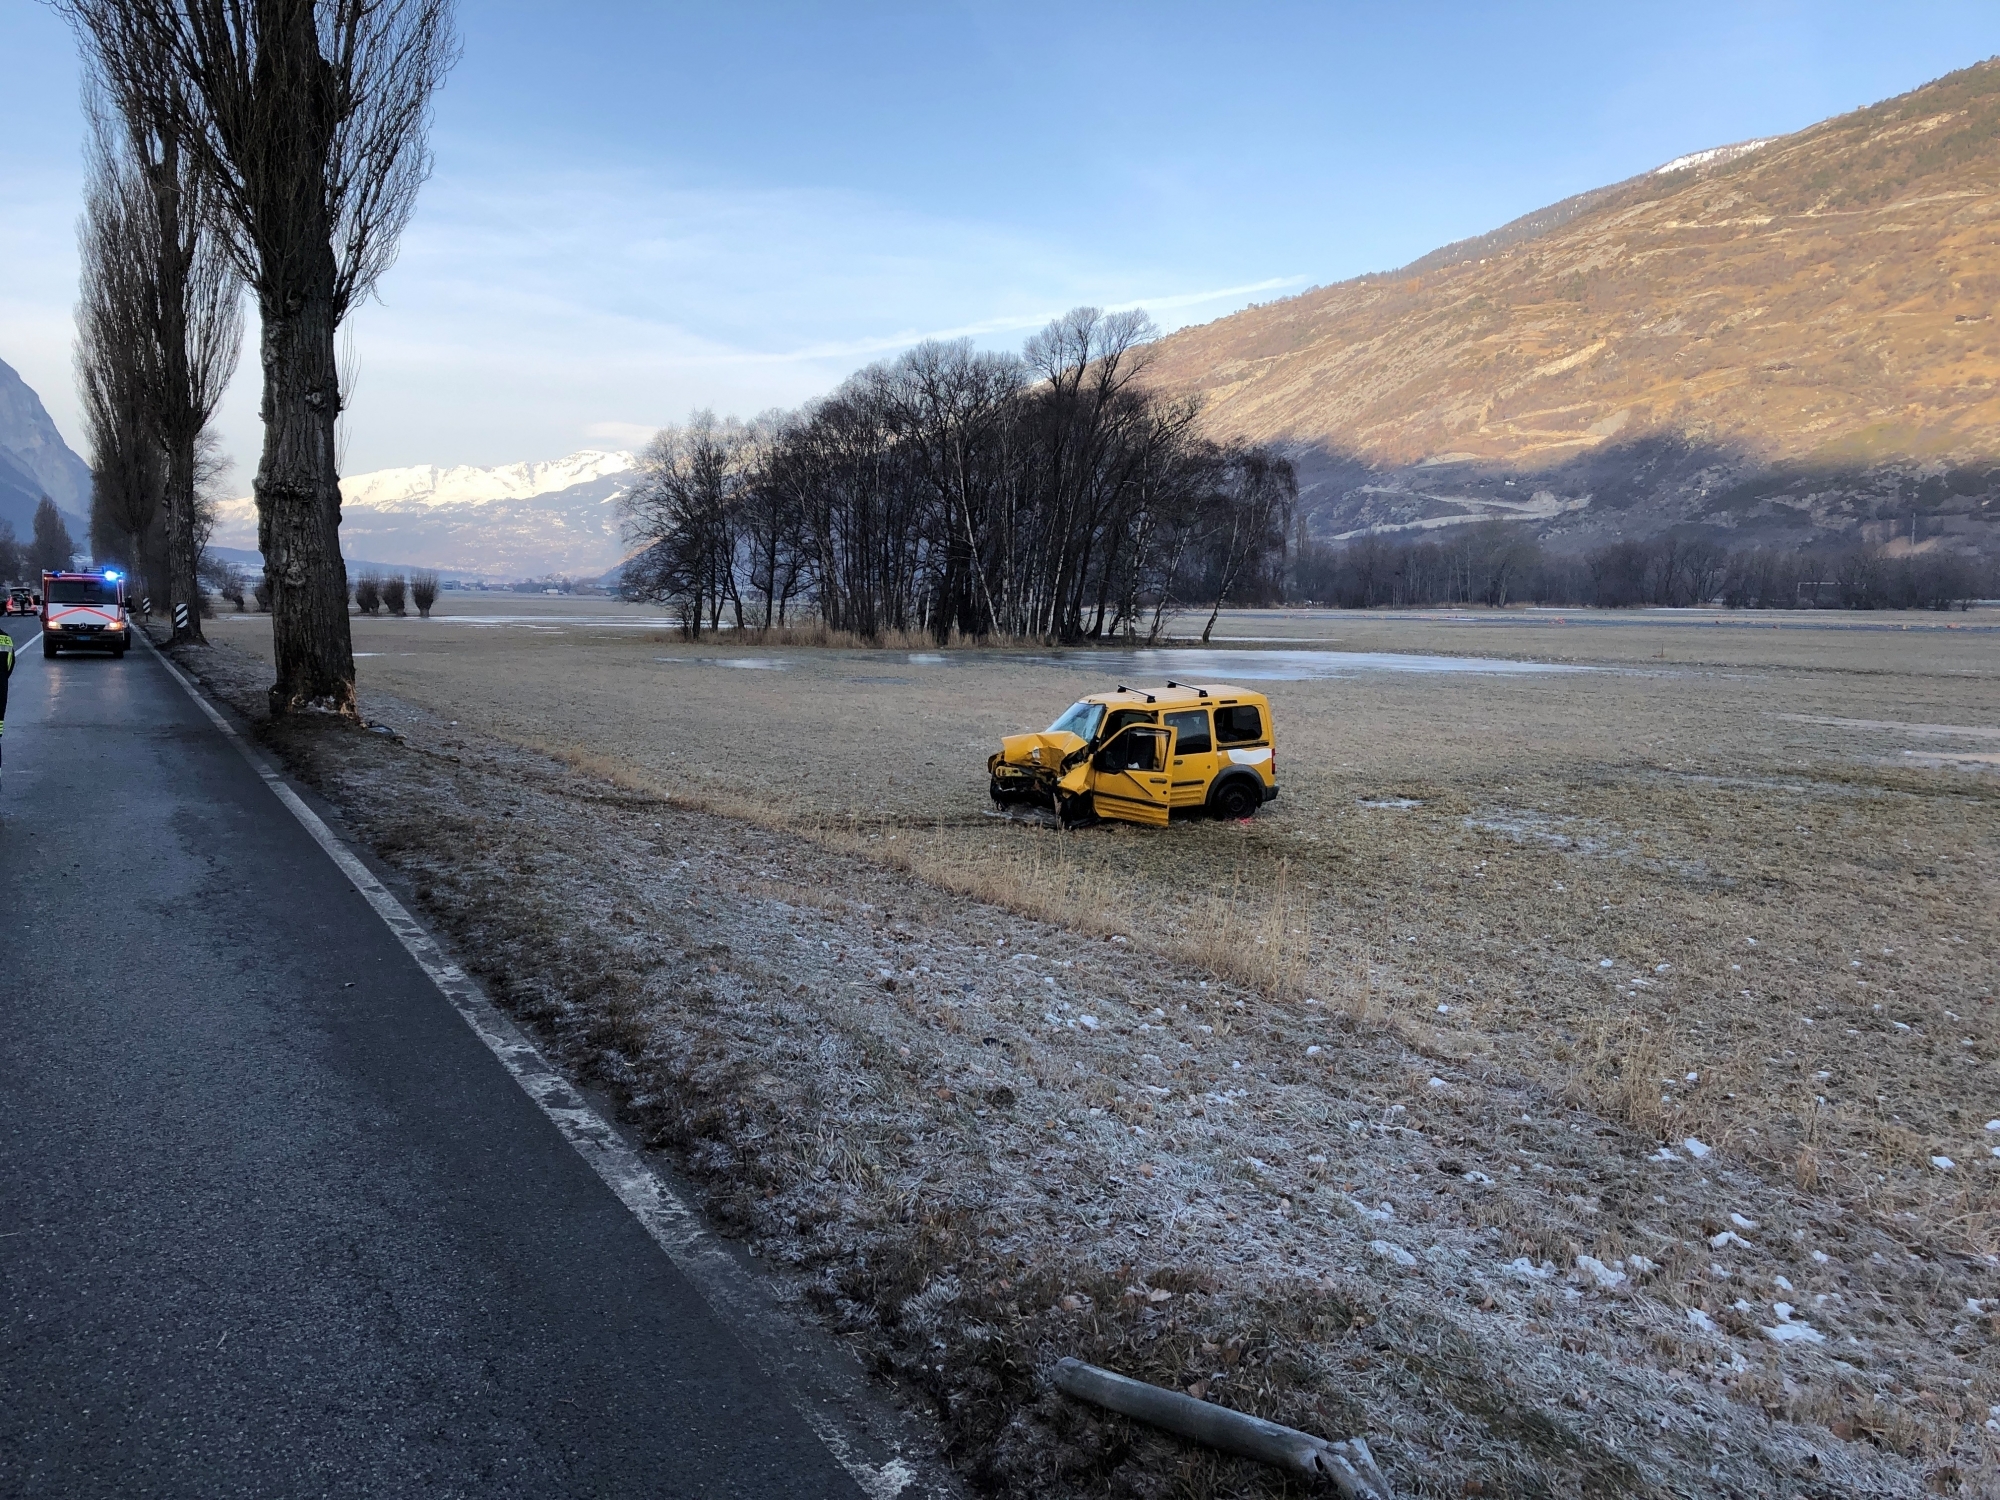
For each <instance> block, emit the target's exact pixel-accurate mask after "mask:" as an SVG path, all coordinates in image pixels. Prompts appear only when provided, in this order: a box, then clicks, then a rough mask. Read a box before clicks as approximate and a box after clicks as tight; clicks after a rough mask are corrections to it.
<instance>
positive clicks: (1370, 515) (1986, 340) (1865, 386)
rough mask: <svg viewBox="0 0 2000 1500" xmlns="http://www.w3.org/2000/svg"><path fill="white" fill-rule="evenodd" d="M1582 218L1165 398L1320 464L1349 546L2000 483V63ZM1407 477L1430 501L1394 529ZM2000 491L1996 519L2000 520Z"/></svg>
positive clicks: (1323, 497)
mask: <svg viewBox="0 0 2000 1500" xmlns="http://www.w3.org/2000/svg"><path fill="white" fill-rule="evenodd" d="M1580 197H1581V199H1582V202H1581V206H1580V208H1579V207H1578V206H1577V205H1578V203H1579V200H1576V199H1572V200H1566V202H1565V204H1562V205H1556V206H1555V208H1554V209H1552V210H1544V211H1543V215H1541V216H1537V215H1530V216H1528V218H1527V219H1526V220H1523V221H1517V223H1519V224H1521V225H1524V226H1526V233H1525V234H1524V235H1521V236H1520V237H1516V236H1514V235H1513V234H1510V233H1509V232H1507V231H1496V234H1495V236H1492V237H1488V238H1489V240H1491V241H1495V242H1497V243H1494V244H1492V247H1491V252H1490V253H1486V254H1483V255H1482V254H1479V253H1477V252H1480V251H1483V250H1485V249H1486V248H1487V246H1482V245H1480V244H1479V242H1476V241H1475V242H1467V245H1468V246H1469V247H1470V248H1469V251H1468V252H1461V253H1462V254H1463V253H1471V254H1472V257H1473V258H1470V259H1464V258H1460V257H1459V256H1454V255H1449V254H1447V253H1445V252H1438V253H1436V254H1434V255H1433V256H1429V257H1426V258H1425V260H1424V261H1420V262H1417V263H1416V264H1415V265H1414V266H1413V267H1411V268H1409V270H1408V271H1406V272H1401V273H1392V274H1391V275H1388V276H1377V277H1366V278H1362V279H1359V280H1355V281H1350V282H1345V283H1342V284H1340V285H1337V286H1331V287H1326V288H1323V289H1320V290H1317V291H1313V292H1309V293H1306V294H1305V295H1303V296H1300V297H1294V298H1291V299H1288V300H1286V301H1283V302H1277V303H1272V304H1269V305H1266V306H1263V307H1257V308H1252V309H1249V310H1247V311H1245V312H1241V313H1237V314H1235V315H1233V316H1231V317H1227V318H1223V319H1221V320H1219V321H1217V322H1215V323H1211V324H1208V325H1206V326H1203V327H1197V328H1190V329H1186V330H1184V331H1182V332H1180V333H1177V334H1175V335H1173V336H1172V337H1170V338H1168V339H1166V340H1164V341H1163V342H1162V343H1161V345H1160V346H1159V349H1158V358H1157V363H1156V364H1155V366H1154V371H1155V375H1154V378H1155V379H1157V380H1159V381H1161V382H1162V383H1164V384H1167V385H1169V386H1171V387H1175V388H1180V389H1195V390H1199V391H1202V392H1203V393H1204V394H1205V396H1206V401H1207V405H1206V420H1207V422H1208V423H1209V425H1210V427H1211V429H1212V430H1213V431H1215V432H1216V433H1217V434H1218V435H1228V436H1239V437H1248V438H1253V439H1259V440H1266V441H1277V442H1281V443H1284V444H1287V445H1289V446H1290V447H1292V449H1293V450H1294V451H1295V452H1296V453H1297V454H1298V455H1299V457H1300V461H1301V469H1302V474H1303V475H1304V477H1306V478H1307V479H1308V481H1309V484H1310V485H1311V486H1312V487H1314V488H1316V490H1317V494H1316V497H1315V498H1316V499H1317V500H1318V501H1319V502H1320V505H1321V508H1322V509H1323V510H1324V509H1325V508H1326V506H1327V505H1329V504H1332V505H1333V506H1334V509H1335V511H1337V512H1339V513H1338V514H1336V515H1331V516H1329V517H1328V518H1327V525H1326V526H1325V527H1324V528H1323V529H1330V530H1337V529H1340V528H1341V527H1342V526H1343V525H1345V524H1347V523H1353V524H1355V525H1357V526H1367V527H1368V528H1369V529H1384V528H1385V527H1388V526H1407V525H1429V526H1435V525H1438V524H1441V523H1443V522H1444V521H1446V520H1450V519H1461V518H1463V519H1471V518H1472V517H1473V515H1476V514H1504V513H1507V510H1506V507H1505V505H1504V504H1503V502H1502V501H1501V500H1499V499H1497V498H1496V499H1490V500H1488V501H1487V502H1485V504H1486V509H1484V510H1481V509H1480V508H1479V505H1478V503H1477V499H1478V494H1480V493H1483V492H1485V491H1486V490H1491V489H1493V488H1494V487H1495V486H1496V485H1498V486H1504V487H1506V488H1508V489H1509V490H1510V491H1511V492H1512V493H1513V494H1514V495H1515V496H1516V498H1517V499H1519V500H1521V501H1523V502H1525V499H1526V497H1525V496H1521V495H1520V493H1519V492H1520V486H1521V483H1522V481H1523V480H1524V478H1526V477H1527V476H1534V483H1535V484H1536V485H1540V484H1541V483H1542V482H1543V481H1546V482H1547V484H1548V486H1550V487H1551V488H1549V489H1548V490H1546V491H1545V492H1544V494H1543V496H1542V498H1541V500H1540V501H1539V502H1538V503H1536V504H1525V503H1523V504H1522V505H1521V506H1520V507H1519V509H1518V513H1521V514H1526V515H1531V516H1539V517H1540V519H1542V520H1543V521H1544V522H1545V523H1549V524H1551V525H1554V524H1555V523H1554V522H1553V521H1552V519H1551V518H1552V517H1553V516H1564V517H1568V518H1569V519H1568V520H1567V521H1564V522H1563V523H1562V525H1567V526H1571V527H1572V528H1573V527H1575V526H1576V525H1579V524H1583V523H1582V521H1581V520H1580V519H1579V513H1580V512H1583V511H1587V510H1588V509H1589V508H1590V501H1591V500H1592V499H1593V498H1594V499H1596V500H1597V502H1598V504H1597V512H1598V515H1597V517H1596V518H1594V519H1595V520H1596V521H1597V522H1598V523H1600V524H1599V526H1598V529H1602V525H1601V523H1602V522H1603V519H1604V512H1605V510H1606V508H1607V507H1606V506H1605V504H1604V498H1605V495H1604V492H1605V490H1606V487H1607V485H1611V486H1612V487H1613V488H1615V487H1616V486H1617V485H1618V484H1619V483H1624V484H1625V485H1626V488H1627V489H1628V490H1630V489H1631V488H1632V486H1633V484H1634V483H1636V484H1637V489H1638V491H1639V493H1637V494H1634V493H1626V494H1624V495H1623V496H1622V499H1621V501H1620V503H1621V505H1622V506H1624V507H1626V508H1627V509H1628V511H1629V513H1628V514H1626V515H1625V516H1624V518H1623V520H1622V521H1621V522H1620V523H1619V529H1628V530H1629V529H1633V528H1634V527H1635V526H1637V527H1639V529H1645V526H1644V525H1643V524H1641V523H1642V522H1650V523H1654V524H1667V523H1669V522H1672V521H1675V520H1685V519H1690V518H1695V517H1699V518H1702V519H1705V520H1708V521H1710V522H1713V523H1714V524H1732V525H1733V524H1740V523H1742V522H1743V521H1744V520H1745V518H1746V516H1748V515H1749V514H1750V512H1752V511H1755V510H1757V509H1758V506H1757V505H1748V506H1746V497H1745V492H1744V487H1745V484H1746V483H1750V484H1751V487H1752V488H1753V489H1754V488H1756V487H1757V480H1758V478H1759V477H1760V476H1761V481H1762V487H1763V489H1764V490H1766V491H1770V490H1772V489H1773V487H1774V485H1776V486H1777V487H1779V488H1782V487H1783V486H1784V485H1791V486H1792V489H1793V490H1797V486H1798V484H1799V483H1803V484H1805V485H1806V488H1807V489H1808V490H1810V489H1811V488H1812V483H1814V482H1817V483H1819V484H1820V485H1821V493H1820V498H1819V501H1818V502H1816V506H1815V504H1805V503H1804V502H1801V503H1802V504H1803V505H1804V511H1809V512H1810V513H1811V515H1810V519H1811V523H1812V524H1814V525H1819V526H1823V527H1828V528H1831V529H1834V530H1841V529H1851V528H1852V527H1853V526H1855V525H1859V524H1862V523H1863V522H1865V521H1866V520H1867V518H1868V517H1869V516H1870V515H1872V514H1874V513H1876V512H1878V511H1882V510H1883V509H1884V508H1885V507H1887V508H1889V509H1894V508H1895V507H1896V506H1898V505H1901V504H1903V503H1905V502H1907V501H1909V500H1910V498H1911V494H1910V493H1909V492H1910V486H1911V485H1912V484H1913V483H1914V484H1916V485H1917V486H1918V488H1919V489H1921V487H1922V480H1921V476H1922V474H1923V472H1924V471H1925V470H1926V469H1932V470H1937V469H1944V468H1949V469H1950V470H1951V471H1952V472H1953V473H1954V474H1955V475H1959V476H1962V475H1963V474H1964V473H1965V472H1966V467H1967V465H1969V464H1970V465H1973V466H1974V467H1975V469H1977V470H1979V471H1983V470H1984V468H1985V466H1986V464H1987V463H1989V462H1991V461H1993V460H2000V316H1996V314H2000V61H1995V62H1987V63H1982V64H1980V65H1979V66H1977V67H1973V68H1968V69H1966V70H1964V71H1962V72H1959V73H1954V74H1952V75H1950V76H1948V77H1946V78H1944V79H1941V80H1939V81H1938V82H1936V83H1933V84H1930V85H1928V86H1926V87H1924V88H1921V89H1918V90H1916V91H1915V92H1913V93H1910V94H1906V95H1903V96H1902V97H1900V98H1897V99H1892V100H1889V101H1888V102H1886V103H1883V104H1878V105H1875V106H1873V107H1871V108H1868V109H1863V110H1859V111H1856V112H1855V113H1853V114H1850V115H1843V116H1841V117H1839V118H1836V119H1833V120H1829V121H1826V122H1824V123H1822V124H1819V125H1816V126H1813V127H1811V128H1810V129H1807V130H1803V131H1800V132H1799V133H1797V134H1796V135H1791V136H1785V137H1781V138H1779V139H1776V140H1772V141H1769V142H1766V143H1763V144H1762V145H1761V146H1759V147H1758V148H1756V149H1754V150H1750V151H1747V152H1743V153H1741V154H1738V155H1735V156H1733V157H1728V156H1725V157H1724V158H1723V159H1720V160H1713V161H1707V162H1700V163H1698V164H1696V165H1693V166H1690V167H1684V168H1680V169H1678V170H1673V171H1665V170H1663V171H1661V172H1658V173H1649V174H1646V175H1645V176H1642V177H1639V178H1634V179H1632V180H1631V181H1629V182H1626V183H1621V184H1618V185H1616V186H1614V187H1610V188H1604V189H1599V190H1597V191H1596V192H1595V193H1592V194H1586V195H1580ZM1538 218H1545V219H1546V221H1547V222H1548V224H1549V227H1547V228H1542V227H1540V225H1539V224H1538V223H1536V222H1534V221H1536V220H1537V219H1538ZM1513 228H1514V226H1509V230H1512V229H1513ZM1448 248H1450V249H1453V250H1456V249H1457V248H1458V247H1448ZM1439 261H1443V262H1445V263H1444V264H1441V265H1440V264H1437V263H1438V262H1439ZM1454 261H1455V262H1456V263H1453V262H1454ZM1440 468H1442V469H1444V470H1446V471H1449V476H1448V478H1447V477H1446V476H1438V478H1439V479H1440V480H1442V481H1443V482H1442V483H1433V482H1428V481H1423V480H1420V479H1419V478H1417V476H1418V475H1420V474H1422V473H1423V472H1424V471H1426V470H1429V471H1436V470H1438V469H1440ZM1503 473H1504V474H1506V475H1509V476H1511V477H1514V478H1515V479H1516V484H1515V485H1514V486H1505V482H1504V480H1501V479H1499V478H1498V477H1497V476H1499V475H1501V474H1503ZM1635 476H1636V478H1635ZM1649 476H1650V477H1649ZM1774 476H1775V477H1774ZM1813 476H1817V480H1814V479H1813ZM1828 476H1837V477H1838V479H1839V483H1838V484H1836V485H1835V487H1836V488H1839V487H1840V485H1845V487H1846V491H1847V492H1848V500H1849V501H1850V502H1852V503H1848V504H1846V505H1845V506H1844V507H1843V505H1841V504H1840V503H1836V502H1835V501H1834V500H1831V499H1829V497H1828V495H1827V494H1826V493H1824V490H1825V486H1826V484H1827V483H1829V482H1830V481H1829V479H1828ZM1385 484H1386V485H1387V487H1388V489H1390V490H1393V491H1396V492H1398V493H1400V494H1404V495H1406V496H1408V497H1411V498H1412V500H1413V502H1421V503H1413V504H1412V505H1404V506H1402V507H1401V509H1400V510H1396V515H1395V517H1393V518H1390V517H1389V516H1388V513H1387V512H1383V511H1382V507H1381V504H1380V503H1379V499H1380V493H1381V492H1382V490H1383V486H1384V485H1385ZM1885 485H1886V486H1887V487H1886V488H1885ZM1466 486H1470V487H1471V490H1470V491H1469V492H1468V494H1466V495H1456V496H1447V495H1445V494H1443V493H1442V491H1443V490H1454V489H1464V488H1465V487H1466ZM1995 487H2000V484H1996V486H1995ZM1945 488H1946V490H1947V491H1950V492H1952V493H1961V492H1964V491H1965V490H1966V489H1967V485H1966V484H1965V483H1964V482H1963V481H1962V479H1961V480H1960V482H1958V483H1957V484H1956V486H1955V487H1954V486H1953V485H1952V484H1947V485H1946V486H1945ZM1985 488H1986V486H1985V481H1984V479H1983V477H1981V478H1980V479H1979V480H1977V481H1976V487H1975V488H1974V490H1973V492H1972V497H1971V499H1970V500H1969V501H1968V503H1967V504H1966V505H1961V506H1960V507H1959V509H1960V510H1962V511H1965V512H1966V515H1965V518H1964V519H1965V521H1966V522H1967V524H1968V525H1970V524H1971V523H1973V522H1981V523H1984V522H1986V521H1987V520H1988V519H1989V518H1990V517H1991V516H1992V515H1993V514H1994V512H1995V511H1996V507H1995V506H1994V505H1991V504H1987V503H1985V500H1984V495H1985ZM1363 491H1372V492H1374V493H1375V494H1376V496H1377V503H1376V504H1375V509H1374V511H1373V512H1371V511H1370V510H1369V509H1368V504H1367V503H1366V500H1365V496H1363V495H1362V492H1363ZM1791 493H1792V491H1787V494H1791ZM1800 493H1801V494H1802V493H1803V492H1800ZM1752 498H1753V499H1754V498H1756V497H1752ZM1793 498H1798V497H1797V495H1794V496H1793ZM1453 499H1457V500H1468V499H1470V500H1471V501H1473V502H1474V508H1473V510H1471V511H1469V512H1466V513H1465V514H1464V515H1462V516H1461V515H1458V514H1450V513H1449V512H1450V511H1451V502H1452V500H1453ZM1725 500H1726V501H1727V504H1723V505H1722V511H1721V512H1718V511H1717V509H1716V507H1717V505H1718V504H1722V502H1724V501H1725ZM1336 502H1338V503H1336ZM1641 502H1644V503H1641ZM1496 504H1497V505H1502V509H1501V510H1498V511H1495V510H1493V509H1492V508H1491V507H1492V506H1493V505H1496ZM1440 505H1443V507H1444V509H1443V510H1440V509H1439V506H1440ZM1829 507H1831V508H1829ZM1762 508H1763V509H1764V510H1765V511H1768V510H1769V506H1768V505H1765V506H1763V507H1762ZM1795 508H1797V507H1795ZM1947 508H1949V507H1947ZM1391 509H1392V510H1395V509H1396V508H1395V507H1391ZM1376 512H1381V513H1380V514H1377V513H1376ZM1404 512H1409V514H1404ZM1802 513H1803V512H1802ZM1783 519H1784V521H1785V522H1786V523H1787V524H1790V523H1791V522H1792V521H1793V520H1794V519H1795V518H1793V517H1785V518H1783ZM1556 529H1561V527H1560V526H1558V527H1557V528H1556ZM1584 529H1585V530H1589V529H1591V527H1590V526H1589V525H1584ZM1961 529H1963V528H1961ZM1974 529H1975V530H1978V531H1982V532H1983V531H1984V530H1985V529H1986V527H1985V525H1984V524H1980V525H1977V526H1975V527H1974Z"/></svg>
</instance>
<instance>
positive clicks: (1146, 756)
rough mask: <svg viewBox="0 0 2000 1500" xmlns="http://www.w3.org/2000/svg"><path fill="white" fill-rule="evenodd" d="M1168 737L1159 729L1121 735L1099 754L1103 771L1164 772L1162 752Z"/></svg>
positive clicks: (1099, 763) (1099, 767) (1138, 730)
mask: <svg viewBox="0 0 2000 1500" xmlns="http://www.w3.org/2000/svg"><path fill="white" fill-rule="evenodd" d="M1166 742H1167V739H1166V736H1165V735H1163V734H1161V733H1160V731H1159V730H1157V729H1135V730H1133V731H1132V732H1131V733H1130V734H1121V735H1119V736H1118V738H1116V739H1115V740H1113V741H1112V742H1111V743H1110V744H1108V745H1106V746H1105V747H1104V748H1103V749H1102V750H1100V751H1099V752H1098V769H1099V770H1101V771H1164V770H1165V769H1166V767H1165V766H1164V765H1162V764H1161V761H1162V759H1163V757H1162V754H1161V751H1162V748H1163V747H1164V746H1165V744H1166Z"/></svg>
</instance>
